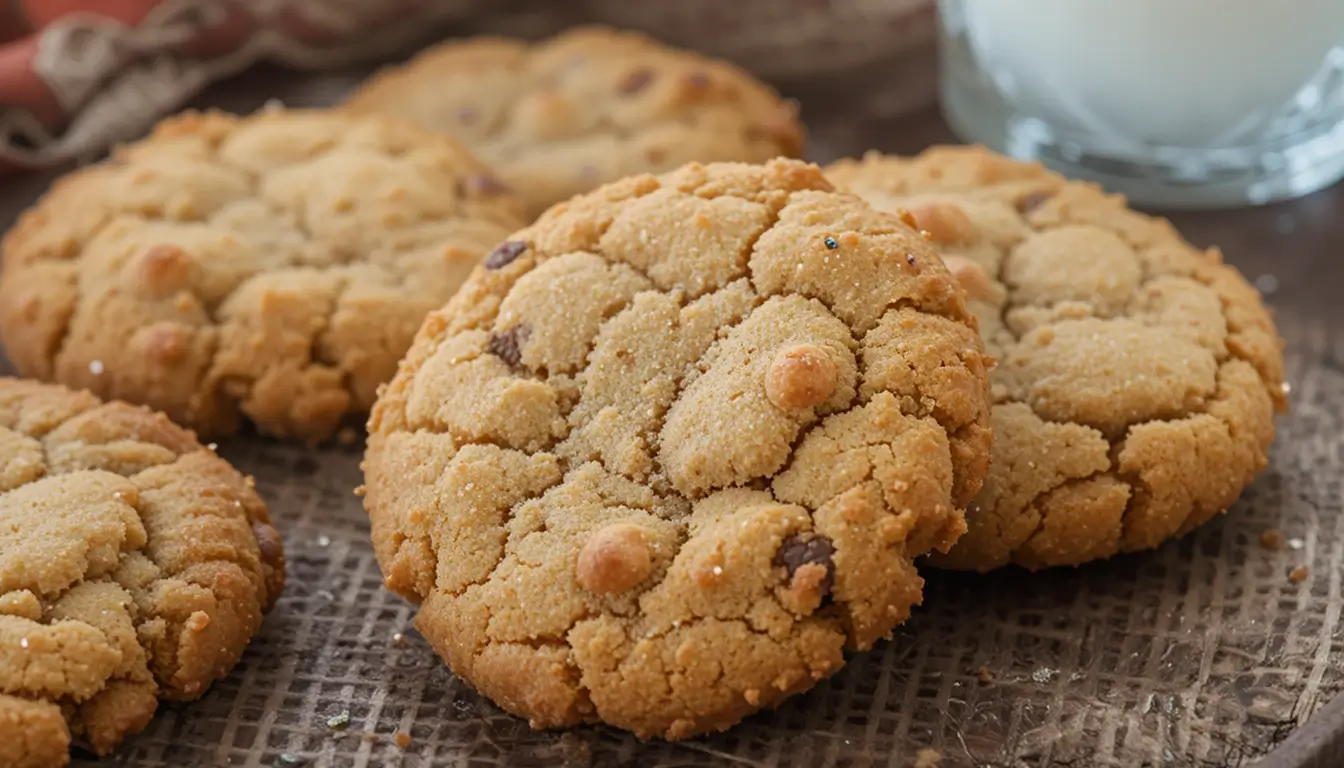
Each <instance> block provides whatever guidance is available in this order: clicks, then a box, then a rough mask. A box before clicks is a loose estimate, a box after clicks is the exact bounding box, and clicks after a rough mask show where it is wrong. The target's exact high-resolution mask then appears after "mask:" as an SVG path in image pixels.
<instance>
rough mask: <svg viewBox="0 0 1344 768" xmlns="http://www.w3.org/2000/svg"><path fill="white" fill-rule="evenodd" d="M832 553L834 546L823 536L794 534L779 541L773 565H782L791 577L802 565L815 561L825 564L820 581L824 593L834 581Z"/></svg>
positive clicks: (828, 590)
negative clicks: (803, 536) (808, 537)
mask: <svg viewBox="0 0 1344 768" xmlns="http://www.w3.org/2000/svg"><path fill="white" fill-rule="evenodd" d="M834 554H835V546H834V545H832V544H831V540H830V539H828V538H826V537H825V536H813V537H812V538H810V539H804V538H802V537H801V536H799V535H797V534H794V535H793V536H790V537H789V538H787V539H785V540H784V541H783V542H781V543H780V545H779V551H778V552H776V553H775V565H777V566H780V565H782V566H784V568H786V569H787V570H788V572H789V578H793V574H794V573H795V572H796V571H797V570H798V569H799V568H802V567H803V566H804V565H808V564H810V563H816V564H817V565H822V566H825V567H826V578H825V579H823V580H822V582H821V591H822V594H826V593H828V592H830V591H831V585H832V584H833V583H834V582H835V561H834V560H832V559H831V556H832V555H834Z"/></svg>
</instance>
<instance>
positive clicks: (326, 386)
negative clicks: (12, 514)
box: [0, 110, 525, 441]
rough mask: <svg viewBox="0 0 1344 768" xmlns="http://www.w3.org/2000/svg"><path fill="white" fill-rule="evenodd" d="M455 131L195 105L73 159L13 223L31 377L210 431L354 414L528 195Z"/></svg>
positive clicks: (8, 296)
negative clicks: (499, 181)
mask: <svg viewBox="0 0 1344 768" xmlns="http://www.w3.org/2000/svg"><path fill="white" fill-rule="evenodd" d="M487 177H488V172H487V169H486V168H485V166H483V165H482V164H481V163H480V162H478V161H477V160H475V159H474V158H472V157H471V156H470V155H469V154H468V153H467V151H466V150H464V149H462V148H461V147H460V146H459V145H458V144H456V143H455V142H454V141H453V140H452V139H449V138H447V137H443V136H437V135H434V134H431V133H429V132H426V131H424V130H423V129H420V128H416V127H414V126H411V125H409V124H403V123H400V122H397V121H395V120H392V119H390V118H382V117H376V116H370V117H350V116H341V115H336V114H330V113H322V112H306V111H285V110H266V111H263V112H261V113H259V114H256V115H253V116H250V117H235V116H232V115H226V114H222V113H209V114H195V113H187V114H185V115H182V116H178V117H175V118H172V119H170V120H167V121H165V122H164V123H162V124H160V125H159V127H158V128H157V129H156V130H155V131H154V133H153V134H152V135H151V136H150V137H149V138H148V139H146V140H144V141H142V142H140V143H138V144H135V145H132V146H130V147H127V148H123V149H122V150H120V151H118V152H117V153H116V155H115V156H114V157H113V158H112V159H111V160H110V161H108V162H104V163H101V164H98V165H95V166H91V167H89V168H86V169H83V170H79V171H76V172H74V173H72V174H71V175H69V176H67V177H66V178H64V179H62V180H61V181H59V182H57V184H56V185H55V186H54V187H53V188H52V190H51V191H50V192H49V193H48V194H47V195H46V196H45V197H44V198H43V199H42V200H41V201H40V202H39V203H38V204H37V205H36V207H34V208H33V209H31V210H29V211H27V212H26V213H24V214H23V216H22V217H21V218H20V219H19V221H18V224H17V225H16V226H15V227H14V229H13V230H11V231H10V232H9V234H8V235H7V237H6V238H5V241H4V245H3V251H4V270H3V273H0V339H3V341H4V344H5V347H6V350H7V352H8V353H9V357H10V359H11V360H13V362H14V364H15V365H16V366H17V368H18V370H19V371H20V372H21V373H22V374H23V375H25V376H29V377H34V378H39V379H43V380H48V381H51V380H54V381H58V382H60V383H62V384H66V385H68V386H72V387H77V388H86V389H88V390H90V391H92V392H94V393H95V394H97V395H98V396H100V397H104V398H109V399H112V398H115V399H121V400H125V401H128V402H134V403H140V404H144V405H148V406H150V407H152V408H155V409H157V410H160V411H163V412H165V413H167V414H168V416H169V417H170V418H172V419H173V420H174V421H176V422H177V423H179V424H184V425H186V426H188V427H193V428H195V429H196V430H197V431H198V432H199V433H200V434H201V435H203V436H216V435H224V434H229V433H232V432H233V431H235V430H236V429H237V428H238V426H239V422H240V420H241V418H242V417H246V418H248V419H250V420H251V421H253V422H254V423H255V424H256V425H257V427H258V428H259V429H260V430H262V431H263V432H267V433H270V434H273V435H277V436H282V437H296V438H300V439H305V440H311V441H318V440H322V439H325V438H328V437H330V436H331V435H332V434H334V432H335V431H336V429H337V428H338V427H339V425H340V422H341V420H342V418H343V417H344V416H345V415H346V414H347V413H357V414H362V413H366V412H367V411H368V409H369V407H370V406H372V404H373V401H374V399H375V393H376V390H377V387H378V385H379V384H381V383H383V382H385V381H387V380H388V379H390V378H391V377H392V374H393V373H394V372H395V371H396V364H397V360H398V359H399V358H400V357H401V355H402V354H403V353H404V352H405V351H406V348H407V347H408V346H410V342H411V339H412V338H413V337H414V335H415V329H416V328H418V327H419V325H420V322H421V321H422V320H423V319H424V316H425V314H426V313H428V312H429V311H430V310H431V309H434V308H437V307H439V306H441V305H442V304H443V302H444V301H446V300H447V299H448V297H449V296H451V295H452V293H453V292H454V291H455V290H456V289H457V288H458V286H460V285H461V282H462V281H463V280H464V279H465V278H466V276H467V275H468V274H469V273H470V270H471V268H472V267H474V266H475V265H476V263H477V262H478V261H479V260H480V259H481V258H482V257H484V256H485V255H486V253H487V252H488V251H489V249H490V248H491V247H493V245H494V244H495V243H496V242H498V241H499V240H500V239H501V238H502V237H504V236H505V235H506V234H508V233H509V232H511V231H513V230H514V229H516V228H518V227H519V226H521V225H522V224H523V223H525V222H523V221H522V218H521V208H520V206H519V205H518V204H517V203H516V202H515V201H514V200H513V199H512V198H510V197H509V196H508V195H504V194H501V193H499V192H498V191H496V190H483V189H482V185H481V184H480V183H479V179H481V178H487Z"/></svg>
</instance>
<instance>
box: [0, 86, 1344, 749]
mask: <svg viewBox="0 0 1344 768" xmlns="http://www.w3.org/2000/svg"><path fill="white" fill-rule="evenodd" d="M351 82H352V81H351V80H350V79H348V78H343V77H321V78H305V77H296V76H291V75H282V74H280V73H277V72H274V71H266V72H262V73H258V74H256V75H254V76H253V77H252V78H251V79H250V80H246V81H243V82H242V83H235V84H233V85H231V86H229V87H227V88H225V89H223V90H216V91H214V92H212V93H211V94H210V95H209V97H208V99H207V100H208V101H209V102H210V103H216V104H222V105H224V106H226V107H230V108H233V109H239V110H243V109H250V108H254V107H256V106H258V105H259V104H260V103H261V102H262V101H263V100H264V99H265V98H267V97H269V96H280V97H282V98H285V99H286V100H287V101H288V102H289V103H291V104H321V103H327V102H330V101H332V100H333V99H335V98H337V97H338V96H339V95H340V94H341V93H342V92H343V91H344V90H345V89H346V88H347V87H349V85H350V83H351ZM809 103H819V102H809ZM842 109H843V107H842V106H834V105H824V106H820V107H815V108H814V107H811V106H809V107H808V109H807V110H806V111H805V114H807V115H811V116H812V117H813V118H816V120H817V122H816V123H815V124H814V126H813V128H814V133H817V141H816V142H814V146H815V147H816V148H817V149H816V152H818V153H819V154H818V156H817V159H819V160H827V159H830V158H831V157H832V156H834V155H836V154H839V153H841V152H851V153H852V152H857V151H861V150H862V149H864V148H865V146H866V144H867V143H879V144H881V143H885V142H884V140H882V139H877V140H872V141H865V140H864V139H863V137H862V136H860V135H858V134H857V133H856V130H857V129H855V128H854V125H856V124H857V123H858V118H859V115H858V114H854V115H851V117H852V118H853V120H845V121H843V122H844V125H840V124H839V122H837V121H839V119H840V117H843V115H844V113H843V111H840V112H837V111H836V110H842ZM810 119H811V118H810ZM826 126H830V127H826ZM819 127H820V129H819ZM883 135H884V136H885V135H887V134H883ZM860 141H864V144H859V143H858V142H860ZM911 141H912V142H913V143H917V141H916V140H914V139H912V140H911ZM47 180H48V179H47V178H41V177H26V178H21V179H11V180H9V181H7V182H6V185H5V187H4V189H3V191H0V225H4V226H8V224H9V222H10V221H11V219H12V216H13V214H14V211H15V209H16V208H17V207H19V206H21V205H25V204H27V203H28V202H30V201H31V200H32V198H33V197H34V196H35V195H36V194H37V192H38V191H39V190H40V188H41V186H42V185H43V184H45V183H46V181H47ZM1285 216H1287V214H1283V215H1280V224H1282V221H1283V220H1284V217H1285ZM1325 218H1326V219H1328V218H1329V217H1328V216H1327V217H1325ZM1270 221H1271V222H1272V221H1273V219H1270ZM1288 221H1289V223H1291V217H1288ZM1273 226H1274V225H1273V224H1271V225H1270V229H1271V231H1272V229H1273ZM1331 226H1332V229H1331V232H1333V233H1337V232H1338V231H1339V230H1338V229H1337V228H1333V225H1331ZM1325 234H1329V233H1325ZM1315 253H1316V255H1315V256H1314V257H1313V258H1315V259H1316V261H1315V262H1313V263H1314V264H1315V268H1317V269H1321V270H1324V272H1321V273H1318V274H1312V273H1311V269H1312V267H1311V266H1310V265H1308V266H1307V267H1302V268H1299V267H1294V266H1293V264H1294V262H1292V261H1291V257H1292V256H1293V254H1273V253H1264V254H1261V253H1260V252H1259V251H1256V250H1254V249H1242V250H1241V251H1240V253H1239V254H1238V255H1239V256H1240V257H1241V259H1242V261H1241V265H1242V267H1243V269H1245V270H1246V271H1247V273H1248V275H1250V276H1251V277H1253V278H1254V277H1256V276H1257V275H1258V274H1260V272H1261V271H1267V270H1270V269H1275V268H1277V269H1278V270H1279V271H1280V273H1281V274H1280V276H1279V278H1276V279H1281V280H1282V285H1281V286H1280V290H1279V293H1278V294H1276V295H1275V296H1273V297H1271V298H1272V300H1273V301H1274V303H1275V304H1276V305H1277V309H1278V318H1279V322H1280V327H1281V330H1282V332H1283V334H1284V336H1285V337H1286V338H1287V340H1288V350H1287V355H1288V380H1289V381H1290V382H1291V383H1292V386H1293V394H1292V402H1293V411H1292V413H1291V414H1290V415H1288V416H1286V417H1283V418H1281V419H1280V421H1279V424H1278V426H1279V436H1278V440H1277V442H1276V443H1275V446H1274V449H1273V453H1272V457H1271V464H1270V467H1269V469H1268V470H1267V471H1266V472H1265V473H1264V475H1263V476H1262V477H1261V478H1260V480H1259V481H1257V482H1256V483H1255V485H1254V486H1253V487H1252V488H1251V489H1249V490H1248V491H1247V493H1246V494H1245V495H1244V497H1243V498H1242V500H1241V501H1240V502H1239V503H1238V504H1237V505H1236V506H1235V507H1234V508H1233V509H1232V510H1231V511H1230V513H1229V514H1228V515H1226V516H1225V517H1221V518H1219V519H1217V520H1215V521H1214V522H1212V523H1210V524H1209V525H1208V526H1206V527H1205V528H1203V529H1202V530H1200V531H1198V532H1197V533H1195V534H1194V535H1192V536H1190V537H1188V538H1186V539H1184V540H1182V541H1180V542H1177V543H1174V544H1170V545H1168V546H1165V547H1163V548H1161V549H1159V550H1157V551H1155V552H1151V553H1146V554H1141V555H1132V556H1124V557H1118V558H1116V559H1114V560H1112V561H1109V562H1104V563H1099V564H1095V565H1092V566H1088V567H1086V568H1082V569H1079V570H1060V571H1057V572H1049V573H1045V574H1038V575H1035V576H1032V575H1028V574H1026V573H1023V572H1019V571H1017V570H1007V571H1004V572H1001V573H997V574H995V575H994V576H992V577H988V578H978V577H974V576H969V575H957V574H945V573H937V572H929V573H928V574H927V575H928V587H927V590H926V593H925V607H924V608H922V609H920V610H919V611H917V613H916V615H915V616H914V617H913V618H912V619H911V620H910V621H909V622H907V623H906V624H905V625H904V626H902V627H900V628H899V630H898V631H897V633H896V635H895V637H894V638H893V639H892V640H891V641H890V642H885V643H881V644H879V645H878V647H877V648H876V650H874V651H873V652H872V653H868V654H864V655H854V656H852V657H851V658H850V660H849V665H848V666H847V667H846V668H845V669H844V670H843V671H841V672H840V673H839V674H837V675H836V676H835V677H834V678H832V679H830V680H828V681H826V682H823V683H821V684H820V685H819V686H817V688H816V689H815V690H813V691H812V692H811V693H809V694H807V695H804V696H800V697H797V698H795V699H793V700H792V701H790V702H788V703H786V704H785V705H784V706H783V707H782V708H781V709H780V710H778V711H776V712H771V713H764V714H761V715H758V716H755V717H752V718H750V719H749V720H747V721H746V722H744V723H742V724H741V725H739V726H738V727H736V728H734V729H733V730H731V731H730V732H728V733H726V734H723V735H719V736H715V737H711V738H703V739H697V740H694V741H688V742H684V743H678V744H666V743H661V742H655V743H647V744H642V743H640V742H639V741H637V740H636V739H634V738H633V737H630V736H628V735H625V734H623V733H620V732H617V731H614V730H609V729H604V728H582V729H576V730H573V731H570V732H566V733H556V732H548V733H534V732H532V731H531V730H529V729H528V727H527V725H526V723H524V722H522V721H520V720H518V719H515V718H513V717H510V716H508V715H505V714H504V713H502V712H501V711H500V710H498V709H497V708H495V707H494V706H493V705H491V704H490V703H489V702H488V701H486V700H484V699H483V698H481V697H480V696H477V695H476V694H475V693H473V692H472V690H471V689H470V688H469V687H468V686H466V685H465V684H464V683H462V682H461V681H459V680H457V679H456V678H454V677H453V676H452V675H451V674H450V673H449V672H448V671H447V670H446V669H445V667H444V665H443V664H442V663H440V661H439V660H438V659H437V658H436V657H435V656H434V654H433V653H432V652H431V650H430V649H429V647H428V645H427V644H426V643H425V642H424V641H423V640H422V639H421V638H420V637H419V636H418V635H416V634H415V632H414V631H413V629H412V628H411V618H412V615H413V610H412V608H411V606H409V605H407V604H406V603H405V602H403V601H402V600H401V599H399V598H397V597H396V596H394V595H392V594H390V593H388V592H387V591H385V590H383V589H382V586H381V579H380V575H379V572H378V567H377V564H376V563H375V561H374V558H373V554H372V552H371V550H370V547H369V543H368V540H367V534H368V524H367V521H366V519H365V516H364V513H363V511H362V509H361V506H360V502H359V500H358V499H357V498H356V497H355V496H354V495H353V493H352V490H353V488H354V487H355V486H356V485H357V484H358V483H359V482H360V472H359V457H360V453H359V447H358V446H354V447H350V448H331V449H327V450H321V451H317V452H310V451H307V450H303V449H301V448H298V447H295V446H291V445H285V444H281V443H276V442H272V441H268V440H263V439H259V438H256V437H247V436H243V437H238V438H235V439H233V440H230V441H227V442H224V443H222V444H221V445H220V450H221V452H222V453H223V454H224V455H225V456H227V457H229V458H230V459H231V460H233V461H234V462H235V463H236V464H237V465H238V466H239V467H240V468H241V469H242V470H244V471H245V472H248V473H251V474H253V475H255V476H256V479H257V483H258V486H259V489H260V491H261V492H262V494H263V495H264V496H265V498H266V499H267V500H268V501H269V502H270V505H271V509H272V513H273V515H274V516H275V518H276V522H277V525H278V526H279V527H280V529H281V530H282V532H283V534H284V536H285V541H286V550H287V556H288V562H289V578H288V584H287V586H286V590H285V593H284V595H283V597H282V599H281V600H280V602H279V604H278V605H277V607H276V609H275V611H274V612H273V613H272V614H271V616H270V617H269V618H268V619H267V621H266V623H265V626H264V628H263V629H262V631H261V633H260V635H259V636H258V637H257V638H256V640H255V641H254V642H253V643H252V646H251V648H250V649H249V650H248V652H247V654H246V656H245V657H244V658H243V661H242V663H241V664H239V665H238V667H237V668H236V669H235V670H234V672H233V674H232V675H231V676H229V677H228V678H227V679H226V680H224V681H222V682H220V683H218V684H216V685H215V686H214V687H213V688H212V689H211V690H210V692H209V693H208V694H207V695H206V696H205V697H204V698H203V699H201V700H200V701H198V702H196V703H194V704H191V705H185V706H165V707H163V708H162V709H161V711H160V714H159V716H158V717H157V718H156V719H155V720H154V722H153V723H151V724H150V726H149V727H148V728H147V729H146V730H145V732H144V733H142V734H141V735H139V736H137V737H135V738H132V739H131V740H129V741H128V742H127V743H126V744H125V745H124V746H123V747H122V749H121V750H120V751H119V752H118V753H117V755H116V756H115V757H113V758H109V759H108V760H106V761H104V762H103V763H102V764H125V765H137V766H192V765H246V766H270V765H299V764H302V765H314V766H319V765H320V766H383V765H388V766H406V767H407V768H410V767H411V766H417V767H418V766H431V765H434V766H438V765H443V766H458V765H463V766H465V765H471V766H496V765H508V766H530V765H595V766H603V765H615V764H629V765H639V766H690V765H707V764H722V765H749V766H777V765H800V766H807V767H808V768H813V767H814V766H831V765H845V766H870V765H874V766H875V765H882V766H909V765H915V764H920V765H935V764H936V765H939V766H943V767H944V768H945V767H946V766H971V765H974V766H993V767H995V768H999V767H1008V766H1012V767H1013V768H1016V767H1018V766H1047V765H1050V766H1076V767H1077V768H1083V767H1085V766H1138V765H1152V766H1242V765H1250V764H1251V763H1252V762H1254V760H1255V759H1256V758H1257V757H1259V756H1261V755H1264V754H1265V753H1266V752H1268V751H1269V750H1270V749H1271V748H1273V747H1274V746H1275V745H1276V744H1277V743H1278V742H1280V741H1281V740H1283V739H1284V738H1285V737H1286V736H1287V735H1288V734H1290V733H1291V732H1292V731H1293V730H1294V729H1296V728H1297V727H1298V726H1299V725H1300V724H1301V723H1302V722H1303V721H1304V720H1305V719H1306V718H1307V717H1309V716H1310V715H1311V714H1313V713H1314V712H1315V711H1316V710H1317V709H1318V708H1319V707H1320V706H1322V705H1323V704H1324V703H1325V702H1326V701H1327V700H1328V699H1329V698H1331V697H1332V696H1333V695H1334V694H1335V693H1336V692H1337V691H1339V690H1340V689H1341V688H1342V687H1344V685H1342V683H1344V667H1341V664H1340V661H1341V659H1340V654H1341V651H1342V650H1344V647H1342V646H1341V641H1340V639H1339V637H1338V633H1337V626H1338V624H1339V618H1340V613H1341V608H1344V586H1342V585H1344V514H1341V512H1342V511H1344V510H1341V495H1342V482H1344V481H1342V479H1341V478H1342V473H1341V468H1342V467H1344V365H1342V364H1341V362H1340V361H1341V360H1344V351H1342V350H1344V347H1341V342H1340V331H1341V328H1344V322H1342V321H1344V313H1341V311H1340V310H1339V308H1338V306H1337V304H1336V303H1335V302H1334V301H1333V300H1332V297H1331V293H1332V291H1337V289H1338V287H1339V286H1340V285H1344V262H1342V261H1341V260H1339V258H1338V256H1337V254H1336V255H1334V256H1333V257H1332V256H1331V255H1330V253H1329V249H1328V248H1317V250H1316V251H1315ZM1303 258H1305V257H1303ZM1300 263H1301V262H1298V264H1299V265H1300ZM1276 265H1277V267H1276ZM1331 284H1333V285H1334V286H1335V288H1334V289H1330V288H1329V286H1330V285H1331ZM1267 529H1275V530H1278V531H1281V532H1282V533H1283V534H1284V536H1285V537H1286V538H1287V546H1285V547H1284V548H1283V549H1282V550H1279V551H1271V550H1269V549H1266V548H1264V547H1263V546H1261V543H1260V539H1261V534H1262V532H1264V531H1265V530H1267ZM1298 565H1306V566H1308V568H1309V572H1308V574H1307V576H1306V578H1305V579H1304V580H1303V581H1301V583H1294V582H1293V581H1291V580H1290V579H1289V575H1288V574H1289V572H1290V570H1292V569H1293V568H1294V567H1295V566H1298ZM346 714H348V717H349V720H348V723H349V724H348V727H345V728H340V727H332V726H340V724H341V720H342V717H341V716H343V715H346ZM333 717H335V718H336V719H334V720H332V719H331V718H333ZM398 731H400V732H402V733H405V734H407V735H409V744H407V745H406V746H404V747H403V746H399V745H398V744H397V743H395V740H394V734H395V733H396V732H398ZM929 750H931V751H929ZM935 758H937V759H938V760H939V761H938V762H935ZM920 761H923V762H920ZM76 764H84V763H83V762H81V761H77V763H76ZM89 764H93V763H89Z"/></svg>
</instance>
